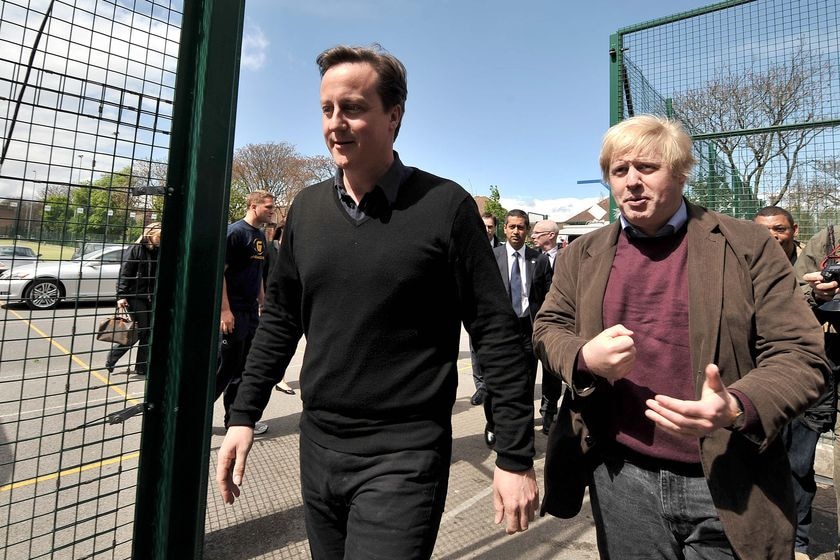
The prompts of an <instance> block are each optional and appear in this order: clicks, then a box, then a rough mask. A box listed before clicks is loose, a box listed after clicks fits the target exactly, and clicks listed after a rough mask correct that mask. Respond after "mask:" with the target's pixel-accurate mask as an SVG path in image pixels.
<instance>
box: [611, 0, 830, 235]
mask: <svg viewBox="0 0 840 560" xmlns="http://www.w3.org/2000/svg"><path fill="white" fill-rule="evenodd" d="M839 30H840V21H838V5H837V2H836V1H834V0H798V1H796V2H791V1H789V0H752V1H744V0H740V1H729V2H721V3H718V4H714V5H711V6H708V7H706V8H701V9H698V10H695V11H692V12H687V13H684V14H678V15H675V16H673V17H668V18H663V19H660V20H657V21H653V22H649V23H645V24H640V25H636V26H632V27H628V28H624V29H621V30H619V31H618V32H617V33H615V34H614V35H613V36H612V37H611V45H610V47H611V51H610V55H611V61H612V64H611V122H613V123H615V122H618V121H620V120H622V119H624V118H627V117H629V116H632V115H638V114H642V113H654V114H658V115H666V116H669V117H673V118H676V119H678V120H680V121H681V122H682V123H683V124H684V125H685V126H686V128H687V129H688V130H689V132H690V133H691V134H692V137H693V138H694V146H695V152H696V153H695V155H696V157H697V159H698V161H699V165H698V166H697V168H696V170H695V173H694V174H693V176H692V178H691V180H690V181H689V183H688V185H687V188H686V195H687V196H688V198H689V199H691V200H692V201H695V202H697V203H699V204H701V205H703V206H706V207H708V208H710V209H713V210H717V211H720V212H723V213H726V214H730V215H733V216H736V217H739V218H747V219H751V218H752V217H753V216H754V215H755V212H756V211H757V210H758V209H760V208H761V207H763V206H770V205H775V206H781V207H783V208H785V209H787V210H788V211H790V212H791V214H792V215H793V216H794V218H795V219H796V221H797V222H798V223H799V226H800V239H802V240H807V238H809V237H810V236H811V235H813V234H814V233H815V232H816V231H817V230H819V229H821V228H822V227H825V225H827V224H829V223H836V221H837V218H838V211H837V202H838V199H840V143H838V142H840V56H838V48H840V47H839V45H840V37H838V33H840V31H839Z"/></svg>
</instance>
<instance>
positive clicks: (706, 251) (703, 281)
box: [687, 204, 726, 391]
mask: <svg viewBox="0 0 840 560" xmlns="http://www.w3.org/2000/svg"><path fill="white" fill-rule="evenodd" d="M688 212H689V218H688V232H687V237H688V297H689V303H688V306H689V307H688V325H689V336H690V339H691V340H690V343H691V365H692V369H693V370H694V372H695V374H696V376H697V379H699V380H700V383H698V387H697V390H698V391H699V390H700V385H702V380H703V379H704V377H703V372H704V370H705V368H706V365H707V364H709V363H715V362H717V360H718V357H717V342H716V341H717V339H718V334H719V332H718V331H719V330H720V317H721V306H722V302H723V275H724V270H723V265H724V256H725V252H726V242H725V240H724V238H723V236H722V235H721V234H720V231H719V229H718V223H717V219H715V217H714V216H713V215H712V214H710V213H708V212H706V211H705V210H704V209H703V208H700V207H697V206H693V205H691V204H689V205H688Z"/></svg>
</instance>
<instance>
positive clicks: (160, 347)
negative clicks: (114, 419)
mask: <svg viewBox="0 0 840 560" xmlns="http://www.w3.org/2000/svg"><path fill="white" fill-rule="evenodd" d="M244 12H245V2H244V0H224V1H218V0H188V1H187V2H185V3H184V13H183V17H182V22H183V26H182V28H181V43H180V51H179V55H178V75H177V77H176V85H175V105H174V107H173V117H172V123H173V128H172V136H171V140H170V152H169V166H168V172H167V182H166V184H167V194H166V198H165V200H164V216H165V218H164V220H163V231H162V232H161V237H162V243H161V248H160V251H161V252H160V260H161V266H160V267H158V278H157V287H156V289H155V294H156V295H155V303H154V317H155V320H154V323H153V324H154V328H153V332H154V334H153V338H152V342H151V346H150V356H149V358H150V362H149V380H148V383H147V387H146V399H147V409H146V412H145V419H144V425H143V441H142V442H141V449H140V468H139V473H138V484H137V502H136V509H135V523H134V551H133V557H134V558H137V559H143V560H147V559H150V560H164V559H171V558H200V557H201V554H202V548H203V545H204V513H205V509H206V499H207V466H208V461H209V456H210V427H211V421H212V412H213V395H214V393H215V386H214V385H215V372H216V345H217V344H218V336H219V327H218V325H219V310H220V304H219V299H220V291H221V278H222V268H223V263H224V251H225V243H224V237H225V225H226V224H227V207H228V199H229V186H230V172H231V162H232V160H233V137H234V122H235V116H236V98H237V84H238V82H239V56H240V49H241V44H242V28H243V22H244ZM207 302H215V305H207ZM158 317H159V318H162V320H157V318H158Z"/></svg>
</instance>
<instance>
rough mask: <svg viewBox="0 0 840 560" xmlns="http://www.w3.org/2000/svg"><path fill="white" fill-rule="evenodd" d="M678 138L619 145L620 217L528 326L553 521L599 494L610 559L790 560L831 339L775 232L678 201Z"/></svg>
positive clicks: (607, 156) (645, 130)
mask: <svg viewBox="0 0 840 560" xmlns="http://www.w3.org/2000/svg"><path fill="white" fill-rule="evenodd" d="M693 165H694V156H693V145H692V140H691V137H690V136H689V135H688V134H687V133H686V131H685V129H684V128H683V127H682V126H681V125H680V124H679V123H678V122H676V121H672V120H669V119H666V118H663V117H658V116H653V115H642V116H636V117H631V118H629V119H627V120H624V121H621V122H620V123H618V124H616V125H615V126H613V127H611V128H610V129H609V130H608V131H607V133H606V135H605V136H604V140H603V143H602V147H601V155H600V166H601V172H602V175H603V179H604V181H605V182H607V183H609V185H610V189H611V191H612V196H613V198H614V200H615V202H616V204H617V206H618V210H619V212H620V215H619V219H618V220H616V221H615V222H614V223H613V224H611V225H610V226H609V227H604V228H601V229H599V230H597V231H595V232H592V233H589V234H587V235H584V236H582V237H580V238H578V239H576V240H575V241H574V242H573V243H570V244H569V246H568V247H566V249H565V250H564V252H563V256H562V262H561V266H558V267H557V270H556V271H555V274H554V281H553V283H552V285H551V289H550V290H549V293H548V295H547V296H546V299H545V303H544V304H543V307H542V309H540V312H539V314H538V315H537V320H536V325H535V326H534V344H535V348H536V350H537V353H538V354H539V356H540V358H541V359H542V360H543V364H546V365H547V366H548V368H549V369H550V370H551V371H555V372H557V373H559V374H560V375H561V376H562V377H563V380H564V381H565V382H566V384H567V386H568V389H567V390H568V391H569V392H570V397H571V398H564V399H563V402H562V404H561V407H560V411H559V413H558V417H557V420H556V423H557V426H556V428H555V429H553V430H551V433H550V434H549V438H548V448H547V450H546V464H545V470H546V476H545V480H546V493H545V500H544V502H543V508H542V509H543V512H547V513H551V514H553V515H558V516H561V517H568V516H571V515H574V514H575V513H576V512H577V511H579V510H580V508H581V504H582V500H583V494H584V489H585V487H586V486H588V487H589V495H590V504H591V507H592V514H593V518H594V520H595V528H596V533H597V541H598V549H599V551H600V552H601V554H602V555H603V556H604V557H611V558H663V559H673V560H677V559H684V558H697V559H701V558H702V559H720V558H736V557H737V558H740V559H744V560H748V559H756V560H759V559H761V560H767V559H779V560H790V558H792V557H793V541H794V524H795V523H794V520H795V511H794V503H793V492H792V490H791V481H790V467H789V465H788V460H787V455H786V453H785V448H784V445H783V443H782V441H781V440H780V439H779V438H778V437H777V436H778V435H779V432H780V430H781V429H782V427H783V426H784V425H785V424H786V423H788V422H789V421H791V420H793V419H794V418H795V417H796V416H797V415H798V414H799V413H800V412H802V411H803V410H805V409H806V408H807V407H808V406H809V405H810V404H811V403H813V402H814V401H816V399H817V398H818V397H819V395H820V393H821V392H822V391H823V388H824V386H825V376H826V375H827V374H828V364H827V363H826V361H825V354H824V350H823V338H822V332H821V330H820V328H819V324H818V323H817V321H816V319H815V318H814V316H813V313H811V310H810V309H809V308H808V305H807V304H806V303H805V300H804V298H803V297H802V296H801V294H800V293H799V286H798V284H797V280H796V277H795V275H794V273H793V269H792V268H791V266H790V262H789V261H788V260H787V258H785V256H784V254H783V253H782V251H781V250H779V246H778V243H777V242H776V241H775V240H774V239H773V238H772V237H770V236H769V235H768V234H767V230H766V229H765V228H764V227H762V226H759V225H758V224H755V223H752V222H750V221H745V220H738V219H735V218H732V217H729V216H725V215H722V214H718V213H715V212H710V211H708V210H706V209H704V208H702V207H699V206H696V205H694V204H692V203H690V202H688V201H687V200H686V199H685V198H683V194H682V193H683V189H684V187H685V184H686V181H687V179H688V176H689V174H690V172H691V168H692V167H693Z"/></svg>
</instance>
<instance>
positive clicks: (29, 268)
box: [0, 245, 126, 309]
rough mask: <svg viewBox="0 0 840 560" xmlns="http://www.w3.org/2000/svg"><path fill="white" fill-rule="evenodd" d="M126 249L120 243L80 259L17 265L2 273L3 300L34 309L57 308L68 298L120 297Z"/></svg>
mask: <svg viewBox="0 0 840 560" xmlns="http://www.w3.org/2000/svg"><path fill="white" fill-rule="evenodd" d="M125 251H126V248H125V247H124V246H122V245H116V246H112V247H107V248H105V249H98V250H96V251H92V252H90V253H88V254H86V255H84V256H83V257H82V258H80V259H75V260H69V261H41V262H36V263H34V264H26V265H21V266H17V265H16V266H15V267H14V268H13V269H11V270H7V271H6V272H4V273H2V274H0V301H2V300H5V301H8V302H18V301H22V302H24V303H26V305H27V306H28V307H29V308H30V309H53V308H54V307H55V306H56V305H57V304H58V302H60V301H61V300H64V299H75V300H79V301H102V300H113V299H116V295H117V278H118V277H119V274H120V266H121V265H122V262H123V259H124V253H125Z"/></svg>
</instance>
